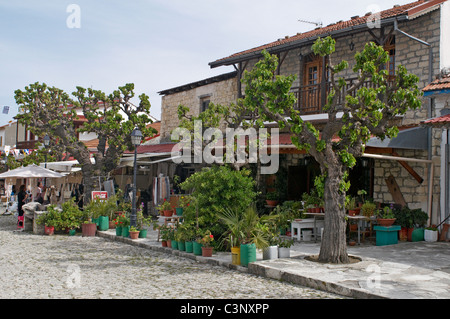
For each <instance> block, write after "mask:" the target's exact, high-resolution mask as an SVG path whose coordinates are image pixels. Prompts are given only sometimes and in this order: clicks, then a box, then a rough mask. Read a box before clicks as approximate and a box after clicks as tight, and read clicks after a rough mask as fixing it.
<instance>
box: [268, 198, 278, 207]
mask: <svg viewBox="0 0 450 319" xmlns="http://www.w3.org/2000/svg"><path fill="white" fill-rule="evenodd" d="M266 204H267V205H268V206H277V204H278V201H277V200H269V199H266Z"/></svg>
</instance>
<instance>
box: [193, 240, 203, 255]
mask: <svg viewBox="0 0 450 319" xmlns="http://www.w3.org/2000/svg"><path fill="white" fill-rule="evenodd" d="M192 248H193V252H194V255H196V256H201V255H202V244H200V243H197V242H196V241H194V242H193V246H192Z"/></svg>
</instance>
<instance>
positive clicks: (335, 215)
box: [319, 163, 349, 264]
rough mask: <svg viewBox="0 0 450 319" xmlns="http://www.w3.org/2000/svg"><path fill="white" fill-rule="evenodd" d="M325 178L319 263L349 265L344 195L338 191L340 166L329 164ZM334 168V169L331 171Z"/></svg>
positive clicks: (340, 176)
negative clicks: (323, 218) (323, 216)
mask: <svg viewBox="0 0 450 319" xmlns="http://www.w3.org/2000/svg"><path fill="white" fill-rule="evenodd" d="M329 167H331V169H329V170H328V172H327V177H326V178H325V189H324V201H325V221H324V230H323V238H322V242H321V246H320V254H319V261H320V262H326V263H333V264H345V263H349V258H348V254H347V243H346V220H345V193H341V192H340V191H339V185H340V182H341V180H342V165H340V164H339V163H334V164H331V163H330V164H329ZM333 168H334V169H333Z"/></svg>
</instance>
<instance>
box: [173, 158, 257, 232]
mask: <svg viewBox="0 0 450 319" xmlns="http://www.w3.org/2000/svg"><path fill="white" fill-rule="evenodd" d="M180 186H181V188H182V189H183V190H185V191H191V195H192V196H191V198H192V205H190V206H189V207H188V209H187V210H186V212H183V216H184V217H185V220H186V221H196V222H197V221H198V226H199V228H202V229H209V230H210V231H211V233H212V234H213V235H214V236H215V237H216V238H219V236H221V235H222V233H223V232H224V231H225V228H224V225H223V224H222V223H220V220H219V218H218V214H219V213H220V212H221V211H222V209H223V208H224V207H229V206H233V207H234V208H236V209H238V210H241V211H244V210H245V209H246V208H247V207H248V206H249V205H250V204H251V203H252V202H254V201H255V199H256V196H257V193H256V191H255V182H254V180H253V179H252V178H251V177H250V171H249V170H247V169H242V170H241V171H235V170H232V169H230V168H228V167H226V166H213V167H211V168H204V169H203V170H201V171H200V172H197V173H195V174H193V175H192V176H190V177H189V178H188V179H186V180H185V181H184V182H183V183H182V184H181V185H180Z"/></svg>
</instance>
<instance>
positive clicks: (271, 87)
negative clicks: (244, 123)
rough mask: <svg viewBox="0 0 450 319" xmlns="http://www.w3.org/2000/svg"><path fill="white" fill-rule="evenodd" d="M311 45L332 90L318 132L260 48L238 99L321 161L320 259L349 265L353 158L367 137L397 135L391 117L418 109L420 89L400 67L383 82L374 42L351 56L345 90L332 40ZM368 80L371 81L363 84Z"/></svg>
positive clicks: (382, 55) (384, 57)
mask: <svg viewBox="0 0 450 319" xmlns="http://www.w3.org/2000/svg"><path fill="white" fill-rule="evenodd" d="M312 49H313V52H314V53H315V54H318V55H320V56H324V57H325V60H326V66H327V68H328V69H329V71H330V84H331V90H330V92H329V94H328V96H327V103H326V105H325V106H324V108H323V111H324V112H326V113H327V114H328V121H327V122H326V124H324V126H323V127H322V128H321V130H320V131H319V130H318V129H317V128H316V127H315V126H314V125H313V124H311V123H310V122H305V121H303V120H302V118H301V116H300V112H299V110H297V109H296V108H295V104H294V103H293V102H294V96H293V94H292V93H291V92H290V89H291V85H292V82H293V77H283V76H276V77H274V74H275V70H276V68H277V65H278V61H277V58H276V57H275V56H270V55H269V54H268V53H267V52H263V59H262V60H260V61H259V62H258V63H257V65H256V66H255V67H254V68H253V69H252V71H250V72H246V73H245V74H244V77H243V83H244V84H245V85H246V89H245V98H244V100H243V102H242V103H243V104H244V105H245V106H246V107H247V108H248V109H250V110H251V111H257V112H258V113H259V114H260V115H261V119H262V120H264V121H275V122H277V123H278V125H279V126H280V127H281V128H286V129H288V130H289V131H290V132H291V133H292V137H291V139H292V142H293V143H294V145H296V146H297V148H298V149H304V150H306V151H307V152H308V153H309V154H310V155H312V156H313V157H314V159H315V160H316V161H317V162H318V163H319V164H320V168H321V173H322V175H321V176H320V179H319V180H317V181H316V185H319V186H320V187H319V190H320V192H321V193H322V194H323V196H324V204H325V205H324V206H325V211H326V214H325V221H324V236H323V238H322V242H321V248H320V254H319V261H321V262H330V263H348V262H349V258H348V254H347V246H346V238H345V229H346V221H345V195H346V191H347V190H348V188H349V186H350V185H349V182H348V181H347V177H348V173H349V169H351V168H352V167H353V166H354V165H355V164H356V157H360V156H361V155H362V154H363V153H364V145H365V143H366V142H367V141H368V140H369V138H370V137H371V136H372V135H373V136H377V137H380V138H381V139H384V138H386V137H388V138H393V137H395V136H396V135H397V133H398V128H397V127H396V126H395V124H394V121H393V120H394V119H395V117H396V116H397V115H402V114H405V113H406V111H407V110H409V109H416V108H419V107H420V106H421V102H420V99H419V96H420V95H421V92H420V91H419V89H418V87H417V83H418V77H417V76H415V75H412V74H408V72H407V70H406V69H405V68H404V67H403V66H399V67H398V68H397V70H396V77H395V81H394V83H390V82H389V81H388V73H387V71H386V70H385V69H384V66H385V64H386V62H387V61H388V59H389V56H388V54H387V52H386V51H384V49H383V48H382V47H380V46H377V45H376V44H374V43H373V42H369V43H367V44H366V45H365V47H364V50H363V51H362V52H358V53H356V54H355V66H354V67H353V72H354V73H356V74H357V80H356V81H355V82H354V83H353V85H351V87H349V88H348V89H346V85H347V83H346V81H345V80H344V78H342V77H338V74H339V73H340V72H342V71H344V70H345V69H347V68H348V66H349V64H348V62H346V61H342V62H340V63H339V64H337V65H334V64H333V63H332V59H331V54H332V53H333V52H334V50H335V40H334V39H332V38H331V37H327V38H325V39H320V38H319V39H318V40H317V41H316V42H315V43H314V45H313V46H312ZM368 81H370V82H372V84H373V85H371V86H370V87H369V86H367V85H365V84H367V82H368ZM336 137H339V139H338V141H336Z"/></svg>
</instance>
